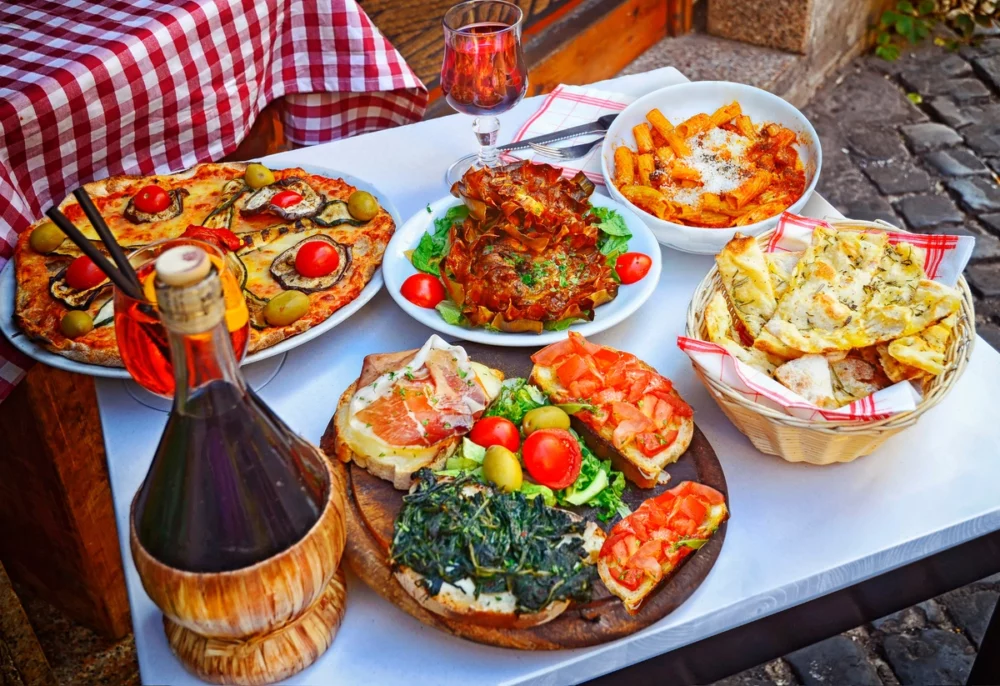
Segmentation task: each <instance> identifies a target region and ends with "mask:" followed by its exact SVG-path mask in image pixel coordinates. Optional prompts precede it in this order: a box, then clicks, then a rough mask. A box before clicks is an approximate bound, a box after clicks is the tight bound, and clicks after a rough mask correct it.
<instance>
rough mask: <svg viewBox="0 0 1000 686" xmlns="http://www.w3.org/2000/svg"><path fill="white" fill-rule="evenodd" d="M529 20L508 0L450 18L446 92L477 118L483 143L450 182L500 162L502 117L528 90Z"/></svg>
mask: <svg viewBox="0 0 1000 686" xmlns="http://www.w3.org/2000/svg"><path fill="white" fill-rule="evenodd" d="M523 19H524V14H523V13H522V12H521V8H519V7H518V6H517V5H515V4H513V3H510V2H503V1H502V0H470V1H469V2H463V3H460V4H458V5H455V6H454V7H452V8H451V9H449V10H448V11H447V12H446V13H445V15H444V62H443V64H442V65H441V90H442V92H443V93H444V95H445V98H446V99H447V100H448V104H449V105H451V106H452V107H453V108H455V109H456V110H458V111H459V112H462V113H463V114H471V115H474V116H475V120H473V123H472V130H473V131H475V133H476V137H477V138H478V139H479V154H477V155H466V156H465V157H462V158H461V159H459V160H458V161H457V162H455V163H454V164H453V165H451V167H449V168H448V174H447V178H448V183H455V182H456V181H458V180H459V179H461V178H462V175H463V174H465V172H466V171H468V170H469V168H470V167H473V166H478V167H495V166H497V165H498V164H499V163H500V156H499V154H498V153H497V149H496V141H497V134H498V133H499V132H500V120H499V119H497V117H496V115H498V114H501V113H503V112H506V111H507V110H509V109H510V108H512V107H513V106H514V105H516V104H517V103H518V102H520V101H521V98H523V97H524V92H525V90H527V88H528V73H527V70H526V69H525V67H524V55H523V54H522V52H521V22H522V20H523Z"/></svg>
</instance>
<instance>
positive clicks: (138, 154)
mask: <svg viewBox="0 0 1000 686" xmlns="http://www.w3.org/2000/svg"><path fill="white" fill-rule="evenodd" d="M279 98H283V100H282V103H281V109H282V117H283V122H284V124H285V128H286V136H287V137H288V138H289V140H290V141H291V142H293V143H298V144H302V145H313V144H316V143H322V142H325V141H330V140H334V139H336V138H341V137H344V136H351V135H355V134H359V133H364V132H366V131H373V130H375V129H380V128H386V127H390V126H397V125H400V124H406V123H410V122H413V121H416V120H418V119H420V118H421V116H422V115H423V112H424V108H425V106H426V104H427V91H426V89H425V88H424V86H423V84H422V83H421V82H420V80H419V79H418V78H417V77H416V75H415V74H414V73H413V72H412V70H411V69H410V68H409V67H408V66H407V64H406V62H405V61H404V60H403V58H402V57H401V56H400V55H399V53H398V52H396V50H395V48H393V47H392V44H391V43H389V41H387V40H386V39H385V38H384V37H383V36H382V34H381V33H379V31H378V29H377V28H375V26H374V25H373V24H372V22H371V20H370V19H369V18H368V16H367V15H366V14H365V13H364V11H362V9H361V8H360V7H359V6H358V5H357V3H356V2H355V0H104V1H102V2H97V1H87V0H27V1H21V2H16V3H0V131H2V134H3V138H2V142H0V268H3V266H4V264H5V263H6V262H7V261H8V260H9V259H10V256H11V254H12V251H13V245H14V243H15V242H16V240H17V234H18V232H20V231H22V230H23V229H24V228H25V227H27V226H28V225H29V224H30V223H31V222H32V221H34V220H35V219H37V218H38V217H40V216H41V215H42V213H43V211H44V210H45V209H46V208H48V207H49V206H50V205H52V204H53V203H54V202H57V201H59V200H61V199H62V198H64V197H65V196H66V195H67V194H68V192H69V191H71V190H72V189H74V188H76V187H77V186H79V185H81V184H82V183H84V182H87V181H90V180H93V179H98V178H103V177H106V176H110V175H113V174H120V173H128V174H153V173H163V172H167V171H177V170H180V169H184V168H187V167H190V166H191V165H193V164H196V163H198V162H205V161H209V160H218V159H220V158H222V157H224V156H225V155H226V154H228V153H230V152H232V151H233V150H235V149H236V147H237V145H238V144H239V143H240V141H241V140H242V139H243V137H244V136H245V135H246V133H247V131H248V130H249V129H250V127H251V125H252V124H253V122H254V120H255V119H256V117H257V114H258V112H260V110H261V109H262V108H263V107H264V106H265V105H267V104H268V103H270V102H272V101H274V100H277V99H279ZM29 362H30V361H29V360H27V359H25V358H24V356H23V355H20V354H18V353H17V351H15V350H13V349H12V348H11V347H10V345H9V344H8V343H7V341H6V340H5V339H4V338H3V337H2V336H0V400H2V399H3V398H4V397H6V396H7V395H8V394H9V393H10V391H11V389H12V388H13V386H14V384H16V383H17V381H18V380H20V378H21V377H22V376H23V374H24V369H25V368H26V367H27V366H28V364H29Z"/></svg>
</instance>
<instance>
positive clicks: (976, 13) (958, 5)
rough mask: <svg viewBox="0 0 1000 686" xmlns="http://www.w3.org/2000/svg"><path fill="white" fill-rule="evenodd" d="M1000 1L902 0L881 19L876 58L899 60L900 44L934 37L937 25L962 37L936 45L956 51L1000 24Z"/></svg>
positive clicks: (945, 39) (946, 39) (936, 39)
mask: <svg viewBox="0 0 1000 686" xmlns="http://www.w3.org/2000/svg"><path fill="white" fill-rule="evenodd" d="M998 4H1000V3H998V2H997V0H920V1H919V2H913V1H911V0H898V1H897V2H896V5H895V8H894V9H890V10H886V11H885V12H883V13H882V16H881V18H880V19H879V23H878V27H877V33H876V37H875V54H876V55H878V56H879V57H881V58H882V59H884V60H889V61H891V60H895V59H897V58H898V57H899V52H900V41H899V40H898V39H900V38H903V39H906V41H907V42H908V43H910V44H911V45H915V44H916V43H919V42H920V41H922V40H923V39H925V38H927V36H929V35H930V32H931V29H933V28H934V26H935V25H936V24H939V23H941V24H944V25H946V26H948V27H949V28H951V29H952V30H953V31H955V32H956V33H957V34H958V37H957V38H946V37H943V36H939V37H937V38H935V39H934V43H935V45H940V46H943V47H946V48H948V49H951V50H954V49H956V48H957V47H958V46H959V45H960V44H961V43H962V42H968V41H969V40H971V39H972V36H973V32H974V31H975V29H976V26H977V25H979V26H985V27H989V26H993V25H994V23H997V22H1000V13H998V12H997V9H998Z"/></svg>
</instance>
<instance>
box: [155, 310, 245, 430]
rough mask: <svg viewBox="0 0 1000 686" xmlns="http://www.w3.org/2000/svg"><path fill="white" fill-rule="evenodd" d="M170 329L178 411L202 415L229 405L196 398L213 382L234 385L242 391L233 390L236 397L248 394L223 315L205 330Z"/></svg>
mask: <svg viewBox="0 0 1000 686" xmlns="http://www.w3.org/2000/svg"><path fill="white" fill-rule="evenodd" d="M167 333H168V336H169V339H170V357H171V360H172V363H173V368H174V389H175V390H174V411H175V412H180V413H182V414H188V415H201V414H204V413H205V412H206V411H211V412H212V413H213V414H218V413H219V412H222V411H224V410H226V409H228V408H221V407H217V406H210V405H203V404H202V403H198V402H196V401H197V399H198V397H199V396H200V392H201V391H202V389H204V388H206V387H207V386H208V385H209V384H213V383H218V382H221V383H225V384H230V385H232V386H234V387H235V388H236V389H237V390H238V391H239V392H238V393H233V394H232V395H231V397H233V398H238V397H243V395H245V393H246V383H245V382H244V380H243V374H242V373H240V370H239V365H238V363H237V361H236V354H235V353H234V352H233V344H232V341H231V340H230V336H229V331H228V330H227V329H226V324H225V320H224V319H223V320H222V321H220V322H218V323H217V324H216V325H215V326H213V327H212V328H211V329H209V330H208V331H205V332H202V333H195V334H187V333H179V332H177V331H173V330H170V329H169V328H168V330H167ZM220 397H221V396H220Z"/></svg>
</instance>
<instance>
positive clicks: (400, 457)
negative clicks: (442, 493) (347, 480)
mask: <svg viewBox="0 0 1000 686" xmlns="http://www.w3.org/2000/svg"><path fill="white" fill-rule="evenodd" d="M416 353H417V351H416V350H406V351H403V352H398V353H378V354H374V355H368V356H367V357H365V361H364V364H363V365H362V367H361V376H360V377H359V378H358V380H357V381H355V382H354V383H352V384H351V385H350V386H349V387H348V388H347V390H346V391H344V393H343V395H341V397H340V402H339V403H338V404H337V412H336V415H334V427H335V429H336V435H335V437H334V452H335V454H336V456H337V458H338V459H339V460H341V461H342V462H350V461H353V462H355V463H356V464H357V465H358V466H359V467H362V468H364V469H366V470H367V471H368V472H369V473H371V474H372V475H373V476H377V477H378V478H380V479H385V480H386V481H391V482H392V485H393V486H395V487H396V488H398V489H400V490H407V489H408V488H410V485H411V484H412V481H413V474H414V473H415V472H416V471H418V470H420V469H422V468H424V467H430V468H431V469H438V468H440V467H442V466H443V465H444V463H445V461H446V460H447V459H448V457H450V456H451V455H452V454H453V453H454V452H455V450H457V449H458V446H459V445H461V442H462V436H461V435H455V436H450V437H448V438H446V439H444V440H442V441H439V442H437V443H435V444H434V445H431V446H423V445H421V446H413V447H406V446H390V445H388V444H386V443H380V442H378V440H377V439H373V438H372V437H368V436H362V435H359V434H358V432H357V431H354V430H353V429H352V427H351V426H350V419H351V417H350V405H351V399H352V398H353V397H354V395H355V394H356V393H357V390H358V389H359V388H364V387H365V386H367V385H368V384H371V383H373V382H374V381H375V380H376V379H378V378H379V377H381V376H382V375H383V374H385V373H387V372H390V371H395V370H399V369H402V368H404V367H405V366H406V365H407V364H408V363H409V362H410V361H411V360H412V359H413V358H414V356H415V355H416ZM471 364H472V366H473V368H474V369H475V372H476V376H477V378H478V379H479V380H480V384H481V385H483V387H484V390H486V395H487V398H488V400H492V399H493V398H494V397H496V394H497V393H498V392H499V388H500V383H501V382H502V381H503V373H502V372H500V371H498V370H495V369H489V368H487V367H486V366H484V365H481V364H478V363H476V362H472V363H471ZM487 386H489V388H486V387H487Z"/></svg>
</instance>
